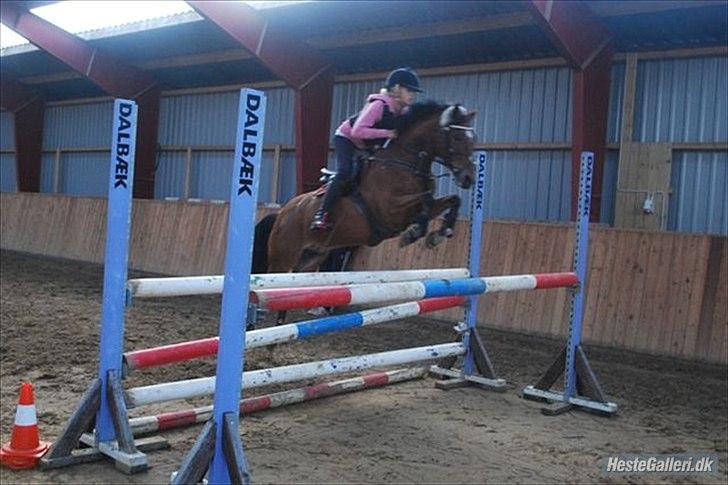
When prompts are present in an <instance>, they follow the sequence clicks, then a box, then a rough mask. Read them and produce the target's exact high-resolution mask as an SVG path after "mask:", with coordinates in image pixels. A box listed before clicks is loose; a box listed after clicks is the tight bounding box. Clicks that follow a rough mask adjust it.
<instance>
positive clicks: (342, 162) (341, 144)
mask: <svg viewBox="0 0 728 485" xmlns="http://www.w3.org/2000/svg"><path fill="white" fill-rule="evenodd" d="M334 147H335V149H336V175H335V176H334V178H333V179H332V180H331V182H330V183H329V186H328V188H327V189H326V195H324V201H323V202H322V204H321V210H323V211H326V212H329V211H331V208H332V207H333V206H334V204H335V203H336V201H337V200H339V197H340V196H341V193H342V192H343V191H344V187H346V184H348V183H349V182H351V180H352V178H353V177H354V156H355V155H356V152H357V148H356V146H355V145H354V144H353V143H352V142H351V140H349V139H348V138H345V137H343V136H338V135H337V136H335V137H334Z"/></svg>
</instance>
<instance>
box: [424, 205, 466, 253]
mask: <svg viewBox="0 0 728 485" xmlns="http://www.w3.org/2000/svg"><path fill="white" fill-rule="evenodd" d="M445 209H447V212H446V213H445V219H444V220H443V221H442V225H441V226H440V227H439V228H438V229H437V230H435V231H432V232H430V233H429V234H428V235H427V238H426V239H425V245H426V246H427V247H428V248H434V247H435V246H437V245H438V244H440V243H441V242H442V241H443V240H444V239H445V238H449V237H452V235H453V233H454V230H455V222H456V221H457V219H458V212H459V211H460V197H458V196H457V195H450V196H447V197H442V198H440V199H437V200H435V203H434V204H433V206H432V210H431V211H430V218H435V217H437V216H438V215H439V214H440V213H442V212H443V211H444V210H445Z"/></svg>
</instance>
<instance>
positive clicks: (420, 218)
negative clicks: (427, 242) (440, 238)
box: [399, 194, 442, 247]
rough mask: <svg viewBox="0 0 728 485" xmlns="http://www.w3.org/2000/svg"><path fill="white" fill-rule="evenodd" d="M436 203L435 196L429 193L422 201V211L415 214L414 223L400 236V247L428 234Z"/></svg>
mask: <svg viewBox="0 0 728 485" xmlns="http://www.w3.org/2000/svg"><path fill="white" fill-rule="evenodd" d="M434 205H435V198H434V197H432V195H430V194H427V195H426V196H425V197H424V199H423V201H422V207H421V208H420V212H419V213H418V214H417V215H416V216H415V219H414V221H412V224H410V226H409V227H408V228H407V229H405V230H404V232H403V233H402V235H401V236H400V237H399V247H404V246H408V245H410V244H412V243H413V242H415V241H417V240H418V239H420V238H421V237H423V236H424V235H425V234H427V225H428V224H429V222H430V219H432V209H433V207H434ZM441 212H442V211H441Z"/></svg>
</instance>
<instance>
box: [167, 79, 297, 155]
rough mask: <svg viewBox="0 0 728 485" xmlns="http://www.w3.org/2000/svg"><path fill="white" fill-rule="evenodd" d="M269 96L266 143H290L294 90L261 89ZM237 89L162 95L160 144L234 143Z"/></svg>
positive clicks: (291, 141)
mask: <svg viewBox="0 0 728 485" xmlns="http://www.w3.org/2000/svg"><path fill="white" fill-rule="evenodd" d="M263 91H265V93H266V95H267V96H268V106H267V113H266V122H265V140H264V142H265V144H266V145H271V144H276V143H281V144H293V141H294V132H293V129H294V110H293V96H294V95H293V90H291V89H288V88H277V89H268V90H263ZM239 97H240V92H239V91H233V92H224V93H212V94H189V95H183V96H168V97H164V98H162V99H161V102H160V106H159V108H160V111H159V143H160V144H161V145H179V146H196V145H197V146H199V145H230V146H232V145H234V144H235V126H236V124H237V117H238V99H239Z"/></svg>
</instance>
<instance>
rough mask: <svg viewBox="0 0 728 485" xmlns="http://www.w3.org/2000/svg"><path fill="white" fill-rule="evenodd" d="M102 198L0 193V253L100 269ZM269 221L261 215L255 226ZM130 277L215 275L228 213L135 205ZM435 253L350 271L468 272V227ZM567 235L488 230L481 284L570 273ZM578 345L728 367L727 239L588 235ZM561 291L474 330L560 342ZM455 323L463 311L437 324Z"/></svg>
mask: <svg viewBox="0 0 728 485" xmlns="http://www.w3.org/2000/svg"><path fill="white" fill-rule="evenodd" d="M105 210H106V201H105V200H104V199H91V198H80V197H66V196H57V195H44V194H28V193H2V194H0V247H2V248H3V249H12V250H16V251H24V252H29V253H34V254H42V255H48V256H56V257H63V258H69V259H76V260H83V261H91V262H98V263H100V262H102V261H103V245H104V235H105ZM267 212H269V210H266V209H261V211H260V212H259V215H262V214H263V213H267ZM132 221H133V222H132V244H131V255H130V267H131V268H133V269H140V270H146V271H152V272H158V273H166V274H175V275H198V274H221V273H222V267H223V253H224V244H225V234H226V223H227V205H225V204H212V203H185V202H165V201H156V200H137V201H135V202H134V211H133V218H132ZM456 229H457V232H456V236H455V237H453V238H452V239H450V240H449V241H447V242H446V243H443V245H441V246H440V247H438V248H437V249H435V250H426V249H424V248H423V247H422V245H421V244H415V245H413V246H410V247H408V248H405V249H399V248H398V247H397V241H396V240H392V241H388V242H385V243H383V244H382V245H380V246H378V247H376V248H363V249H361V250H360V251H359V254H358V255H357V256H356V257H355V259H354V261H353V262H352V266H351V268H350V269H352V270H355V269H364V268H368V269H404V268H438V267H455V266H464V265H465V261H466V258H467V248H468V242H467V240H468V224H467V223H466V222H465V221H461V222H459V223H458V227H457V228H456ZM572 237H573V229H572V228H571V227H570V226H569V225H560V224H539V223H523V222H507V221H489V222H487V223H486V224H485V246H484V247H485V251H484V253H483V255H482V259H481V274H483V275H506V274H521V273H538V272H553V271H569V270H570V268H571V258H572V252H573V244H572ZM590 239H591V240H590V251H589V277H588V281H587V293H586V302H585V308H586V314H585V321H584V340H585V342H586V343H593V344H599V345H606V346H612V347H619V348H625V349H631V350H637V351H641V352H648V353H653V354H661V355H671V356H679V357H683V358H688V359H698V360H705V361H710V362H720V363H726V362H728V355H727V354H728V350H727V347H728V242H727V241H728V238H726V237H718V236H706V235H691V234H677V233H665V232H649V231H639V230H625V229H613V228H607V227H600V226H593V227H592V229H591V238H590ZM567 297H568V293H567V290H564V289H559V290H545V291H532V292H519V293H502V294H494V295H486V296H485V297H483V299H482V300H481V305H480V306H479V315H478V317H479V318H478V320H479V322H480V323H481V325H483V324H484V325H486V326H493V327H497V328H502V329H506V330H513V331H518V332H524V333H532V334H540V335H549V336H565V335H566V333H567V330H568V315H569V305H568V298H567ZM442 315H443V318H448V319H453V320H457V319H459V318H461V311H460V310H451V311H448V312H446V313H443V314H442Z"/></svg>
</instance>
